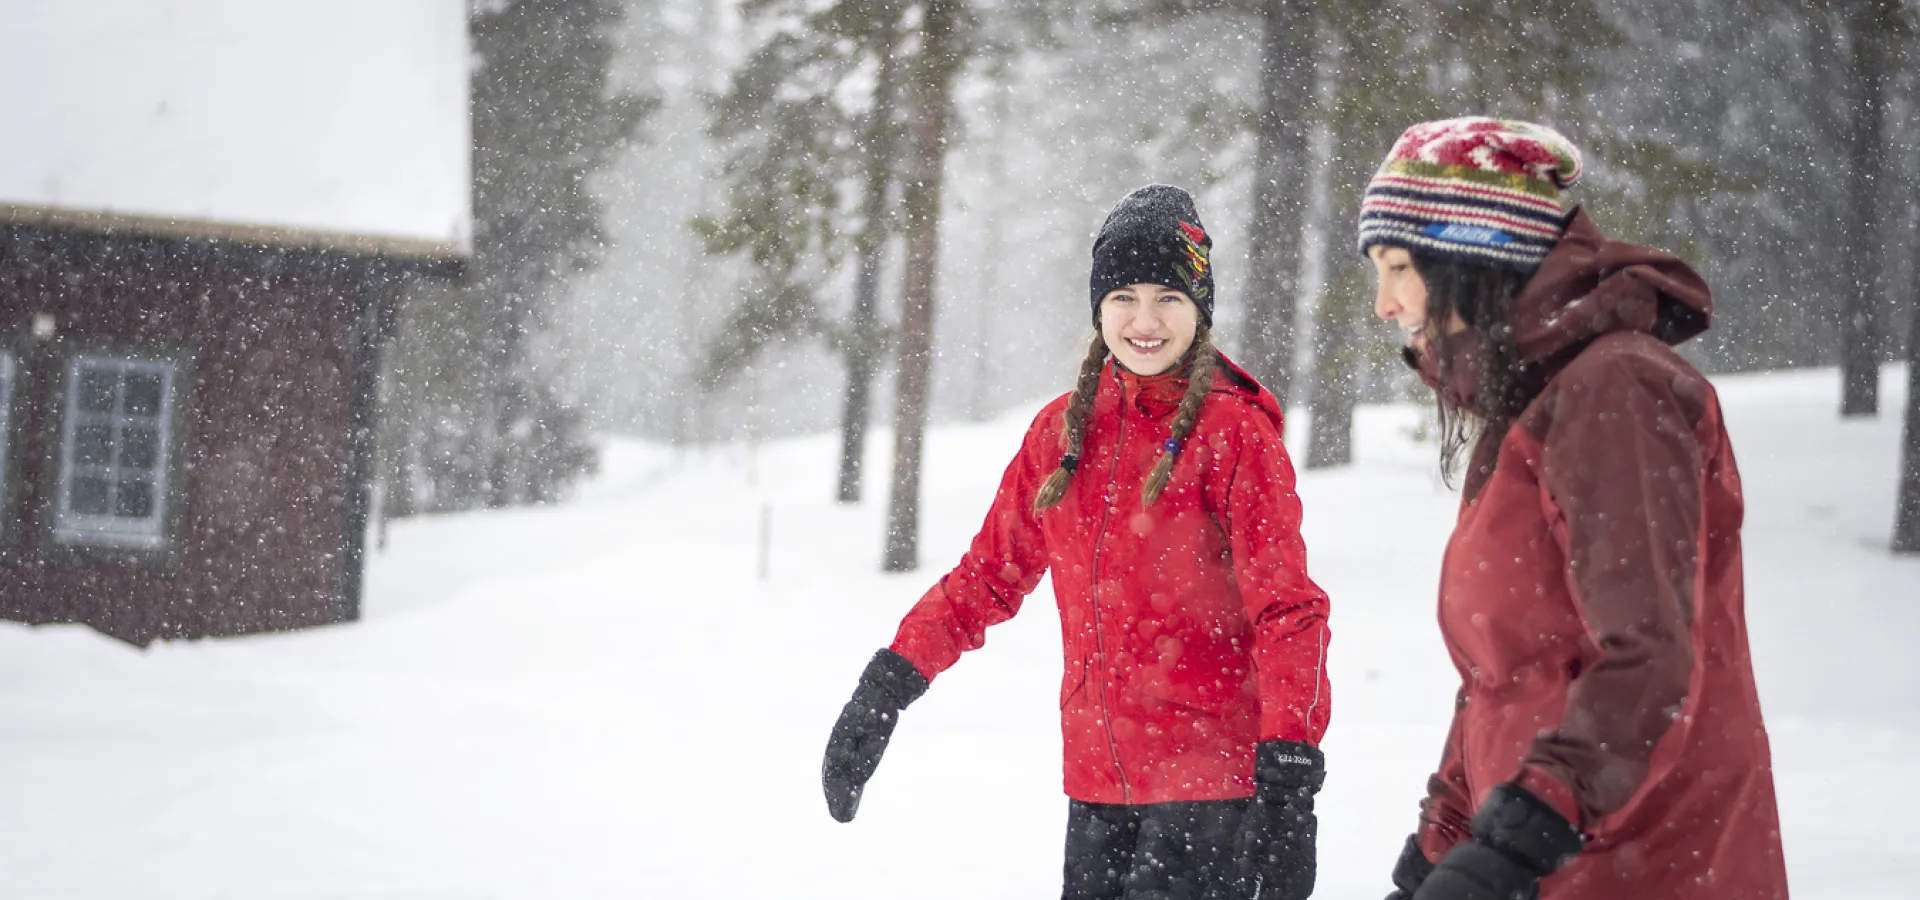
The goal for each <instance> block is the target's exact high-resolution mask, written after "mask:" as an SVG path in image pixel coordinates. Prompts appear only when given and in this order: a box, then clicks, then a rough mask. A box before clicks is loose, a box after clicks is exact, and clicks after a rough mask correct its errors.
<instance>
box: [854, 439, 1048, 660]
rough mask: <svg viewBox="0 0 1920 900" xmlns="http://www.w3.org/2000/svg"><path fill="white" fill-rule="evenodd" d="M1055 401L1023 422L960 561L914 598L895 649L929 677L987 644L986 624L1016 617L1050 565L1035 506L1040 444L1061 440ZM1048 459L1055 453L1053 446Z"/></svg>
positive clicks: (897, 637)
mask: <svg viewBox="0 0 1920 900" xmlns="http://www.w3.org/2000/svg"><path fill="white" fill-rule="evenodd" d="M1060 405H1061V404H1060V403H1059V402H1057V401H1056V402H1055V403H1052V404H1049V405H1048V406H1047V408H1046V409H1044V410H1041V412H1040V415H1039V417H1038V418H1036V419H1034V422H1033V425H1032V426H1031V427H1029V428H1028V429H1027V435H1026V438H1025V440H1024V441H1023V442H1022V444H1021V448H1020V452H1019V453H1018V454H1017V455H1015V456H1014V458H1013V462H1012V463H1010V464H1008V466H1007V471H1006V473H1005V474H1003V475H1002V476H1001V477H1000V488H999V490H997V491H995V492H994V496H993V507H992V508H991V509H989V510H988V511H987V520H986V522H985V523H983V524H982V525H981V526H980V532H979V533H978V534H976V535H974V538H973V545H972V546H971V547H969V548H968V549H967V552H966V555H965V556H962V557H961V558H960V564H959V565H957V566H954V567H953V571H951V572H948V573H947V574H946V576H945V577H943V578H941V579H940V580H939V581H938V582H936V583H935V584H934V585H933V587H932V588H931V589H929V590H928V591H927V592H926V594H924V595H923V596H921V598H920V602H918V603H915V604H914V605H913V609H912V610H910V611H908V612H907V615H906V618H905V619H903V620H901V622H900V630H899V631H898V632H897V633H896V634H895V635H894V639H893V644H892V649H893V651H894V652H895V653H898V654H900V655H901V656H904V657H906V658H907V661H908V662H911V663H913V665H914V667H915V668H917V669H919V670H920V674H922V675H925V676H927V678H928V679H932V678H933V677H934V676H936V675H939V674H940V673H941V672H944V671H946V670H947V669H948V668H949V667H950V666H952V665H953V664H954V663H955V662H956V661H958V660H959V659H960V654H961V653H963V652H965V651H968V650H974V649H978V648H979V647H980V646H982V645H983V644H985V643H986V632H987V628H988V626H991V625H998V624H1000V623H1001V622H1005V621H1006V620H1008V619H1011V618H1013V616H1014V614H1015V613H1018V612H1019V611H1020V603H1021V601H1022V600H1024V599H1026V596H1027V594H1029V593H1031V592H1032V591H1033V588H1034V586H1035V585H1037V584H1039V583H1040V578H1041V576H1043V575H1045V574H1046V572H1047V545H1046V538H1045V536H1044V535H1043V534H1042V532H1041V530H1040V519H1039V516H1038V515H1036V514H1035V513H1034V511H1033V497H1034V494H1035V493H1036V492H1037V491H1038V490H1039V487H1040V482H1041V481H1042V480H1044V478H1045V476H1046V475H1047V474H1051V472H1052V470H1051V468H1049V469H1048V470H1047V471H1046V472H1042V471H1041V470H1040V465H1039V460H1040V458H1041V456H1042V455H1043V454H1042V453H1041V449H1042V445H1045V446H1048V447H1053V446H1057V444H1058V432H1057V429H1055V428H1053V427H1051V426H1052V424H1053V423H1054V422H1057V421H1058V420H1059V415H1060V410H1059V407H1060ZM1053 458H1054V459H1055V460H1057V459H1058V458H1059V454H1058V451H1057V450H1056V451H1054V454H1053Z"/></svg>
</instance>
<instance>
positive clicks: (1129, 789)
mask: <svg viewBox="0 0 1920 900" xmlns="http://www.w3.org/2000/svg"><path fill="white" fill-rule="evenodd" d="M1113 380H1114V384H1115V386H1116V387H1118V388H1119V389H1120V413H1119V415H1120V428H1119V430H1118V431H1117V432H1115V434H1114V441H1113V470H1112V471H1111V472H1109V473H1108V474H1107V490H1106V493H1105V494H1104V495H1103V496H1102V498H1101V499H1102V501H1103V502H1104V503H1105V504H1106V509H1104V510H1102V511H1101V512H1100V530H1099V531H1096V532H1094V535H1093V656H1094V660H1095V662H1096V663H1097V664H1098V665H1099V671H1098V672H1096V673H1095V675H1096V676H1097V677H1098V678H1099V679H1100V727H1101V728H1102V729H1104V730H1105V731H1106V733H1107V751H1108V752H1109V753H1112V754H1113V770H1114V772H1115V773H1117V774H1118V775H1119V776H1120V802H1122V803H1132V802H1133V786H1132V785H1130V784H1128V783H1127V767H1126V766H1125V765H1124V764H1122V763H1121V762H1120V741H1119V739H1117V738H1115V737H1114V735H1113V704H1112V703H1111V702H1110V701H1109V699H1108V697H1107V674H1106V673H1107V635H1106V628H1104V627H1103V626H1102V625H1101V624H1100V551H1101V550H1102V549H1103V548H1105V546H1106V543H1107V528H1108V527H1109V526H1110V525H1112V524H1113V508H1114V505H1115V504H1116V503H1117V502H1118V501H1119V499H1120V462H1121V460H1123V459H1125V458H1126V448H1127V384H1126V382H1125V381H1122V380H1121V378H1120V373H1119V371H1118V370H1115V371H1114V373H1113Z"/></svg>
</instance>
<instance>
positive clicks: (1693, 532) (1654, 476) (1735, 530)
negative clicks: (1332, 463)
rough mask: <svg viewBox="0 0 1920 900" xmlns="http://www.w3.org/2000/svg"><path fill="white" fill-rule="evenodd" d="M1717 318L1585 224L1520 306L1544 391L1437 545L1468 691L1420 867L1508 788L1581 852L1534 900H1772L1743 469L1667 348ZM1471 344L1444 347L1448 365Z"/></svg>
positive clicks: (1655, 263) (1714, 403) (1772, 825)
mask: <svg viewBox="0 0 1920 900" xmlns="http://www.w3.org/2000/svg"><path fill="white" fill-rule="evenodd" d="M1711 309H1712V306H1711V300H1710V299H1709V295H1708V292H1707V288H1706V285H1705V283H1704V282H1702V281H1701V280H1700V277H1699V276H1698V275H1696V274H1694V272H1693V270H1692V269H1690V268H1688V267H1687V265H1686V264H1685V263H1683V262H1681V261H1680V260H1678V259H1676V258H1674V257H1672V256H1669V255H1667V254H1665V253H1661V252H1659V251H1657V250H1652V249H1649V248H1646V247H1640V246H1636V245H1632V244H1625V243H1620V242H1616V241H1610V240H1608V239H1606V238H1605V237H1604V236H1602V235H1601V234H1600V232H1599V230H1598V229H1597V228H1595V227H1594V225H1593V222H1592V221H1591V220H1590V219H1589V218H1588V217H1587V216H1586V214H1585V212H1576V213H1575V215H1574V217H1573V218H1572V219H1571V222H1570V224H1569V225H1568V227H1567V230H1566V232H1565V234H1564V236H1563V237H1562V238H1561V241H1560V243H1559V244H1558V245H1557V246H1556V247H1555V248H1554V250H1553V251H1552V253H1551V254H1549V255H1548V257H1547V259H1546V261H1545V262H1544V263H1543V264H1542V266H1541V268H1540V270H1539V271H1538V272H1537V273H1536V274H1535V275H1534V276H1533V278H1532V279H1531V280H1529V282H1528V283H1527V285H1526V287H1525V288H1524V289H1523V290H1522V292H1521V294H1520V296H1519V297H1518V298H1517V299H1516V300H1515V305H1514V317H1515V326H1516V330H1515V337H1516V339H1517V341H1518V344H1519V350H1520V355H1521V357H1522V359H1523V360H1524V361H1525V362H1526V363H1527V364H1529V365H1530V366H1531V367H1532V370H1533V372H1534V376H1535V377H1536V378H1545V379H1546V380H1545V383H1544V387H1543V388H1542V390H1541V392H1540V394H1539V395H1538V396H1537V397H1536V398H1535V399H1534V400H1533V401H1532V403H1531V404H1530V405H1529V406H1528V407H1527V408H1526V409H1525V411H1523V412H1522V413H1521V414H1520V416H1519V417H1518V418H1517V419H1515V421H1514V423H1513V426H1512V427H1511V428H1510V429H1509V430H1508V431H1507V432H1506V434H1505V435H1504V438H1503V439H1501V440H1498V441H1497V442H1496V441H1494V440H1488V441H1483V442H1482V445H1481V446H1480V447H1478V448H1476V451H1477V452H1476V454H1475V459H1474V461H1473V469H1472V471H1471V472H1470V474H1469V478H1468V484H1467V496H1466V500H1465V501H1464V502H1463V503H1462V505H1461V508H1460V516H1459V521H1458V523H1457V524H1456V525H1455V527H1454V533H1453V538H1452V540H1451V541H1450V543H1449V544H1448V546H1447V553H1446V557H1445V562H1444V564H1443V569H1442V572H1441V578H1440V627H1441V631H1442V632H1443V633H1444V634H1445V637H1446V641H1447V648H1448V650H1449V651H1450V652H1451V654H1452V656H1453V661H1454V665H1455V666H1456V667H1457V668H1458V669H1459V672H1460V678H1461V682H1462V683H1461V687H1460V695H1459V704H1458V707H1457V711H1456V712H1455V716H1454V723H1453V730H1452V734H1451V736H1449V738H1448V740H1447V746H1446V750H1445V753H1444V758H1443V759H1442V761H1441V765H1440V769H1439V771H1438V772H1437V773H1436V774H1435V775H1434V777H1433V779H1432V781H1431V783H1430V786H1429V787H1430V791H1429V793H1430V796H1429V797H1428V799H1427V801H1426V802H1425V803H1424V804H1423V805H1422V806H1423V809H1422V816H1421V819H1422V824H1421V829H1420V835H1419V836H1420V844H1421V848H1422V849H1423V850H1424V851H1425V853H1426V854H1427V856H1428V858H1429V859H1432V860H1438V859H1439V858H1440V857H1441V856H1442V855H1443V854H1444V853H1445V852H1446V851H1447V849H1448V848H1450V847H1451V846H1453V844H1454V843H1456V842H1458V841H1460V840H1463V839H1465V838H1466V837H1467V822H1468V820H1469V819H1470V818H1471V817H1472V815H1473V813H1474V811H1475V810H1476V809H1477V808H1478V806H1479V804H1480V803H1481V802H1482V801H1484V800H1485V799H1486V796H1487V793H1488V792H1489V791H1490V790H1492V789H1493V787H1494V786H1495V785H1497V784H1499V783H1501V782H1503V781H1508V780H1513V779H1517V780H1518V781H1519V782H1520V784H1522V785H1523V786H1525V787H1527V788H1528V789H1530V790H1532V791H1533V792H1534V793H1535V794H1537V795H1539V796H1540V797H1541V798H1542V799H1544V800H1546V801H1547V802H1548V803H1549V804H1551V805H1553V806H1554V807H1556V808H1557V809H1558V810H1559V811H1560V813H1561V814H1562V815H1564V816H1566V817H1567V819H1568V820H1569V821H1571V822H1573V823H1574V824H1575V825H1577V826H1578V827H1579V828H1580V830H1581V831H1582V832H1584V833H1585V834H1586V835H1587V837H1588V842H1587V845H1586V849H1585V850H1584V851H1583V852H1582V853H1581V854H1580V855H1579V856H1578V857H1576V858H1575V859H1574V860H1573V861H1572V862H1571V863H1569V864H1567V866H1566V867H1565V868H1563V869H1561V870H1560V871H1559V872H1557V873H1555V874H1553V875H1551V876H1549V877H1547V878H1546V879H1545V880H1544V881H1543V882H1541V886H1540V897H1541V900H1600V898H1608V900H1613V898H1620V897H1634V898H1647V900H1663V898H1688V900H1775V898H1785V897H1786V895H1787V880H1786V871H1785V864H1784V862H1783V860H1782V857H1781V850H1780V827H1779V815H1778V812H1777V811H1776V809H1775V806H1774V794H1773V776H1772V770H1771V762H1770V760H1769V756H1768V750H1767V733H1766V728H1765V725H1764V724H1763V722H1762V721H1761V717H1760V701H1759V698H1758V696H1757V695H1756V693H1755V690H1754V681H1753V668H1752V664H1751V662H1750V660H1749V658H1748V652H1747V631H1746V617H1745V613H1744V609H1743V600H1742V588H1741V574H1740V573H1741V562H1740V520H1741V515H1742V501H1741V496H1740V474H1739V471H1738V469H1737V468H1736V467H1735V465H1734V459H1733V448H1732V446H1731V445H1730V444H1729V443H1728V440H1727V432H1726V428H1725V426H1724V424H1723V423H1722V421H1721V415H1720V405H1719V401H1718V399H1717V397H1716V396H1715V394H1714V390H1713V386H1712V385H1711V384H1709V383H1708V382H1707V379H1706V378H1705V377H1703V376H1702V375H1701V374H1700V373H1699V372H1698V371H1696V370H1695V369H1694V368H1693V366H1691V365H1689V364H1688V363H1687V362H1686V361H1685V360H1683V359H1681V357H1680V356H1679V355H1678V354H1676V353H1675V352H1673V350H1672V349H1671V348H1670V347H1669V346H1668V344H1674V343H1679V342H1680V341H1684V340H1686V339H1688V338H1690V337H1692V336H1694V335H1695V334H1698V333H1699V332H1701V331H1703V330H1705V328H1706V326H1707V321H1708V317H1709V315H1710V313H1711ZM1471 334H1472V333H1471V332H1463V333H1461V334H1460V335H1455V336H1453V338H1450V339H1448V340H1447V341H1444V342H1443V349H1442V352H1447V353H1452V354H1454V357H1453V358H1454V367H1453V368H1454V371H1456V372H1460V371H1470V366H1469V365H1468V359H1470V353H1471ZM1471 387H1472V386H1471V384H1456V385H1454V386H1452V390H1453V391H1454V392H1455V396H1457V397H1467V396H1472V391H1471ZM1489 463H1491V468H1490V469H1489V468H1488V464H1489Z"/></svg>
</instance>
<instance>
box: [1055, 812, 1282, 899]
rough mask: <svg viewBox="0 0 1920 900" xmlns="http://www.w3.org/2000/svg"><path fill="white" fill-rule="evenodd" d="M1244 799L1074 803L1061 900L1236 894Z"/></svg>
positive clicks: (1195, 897)
mask: <svg viewBox="0 0 1920 900" xmlns="http://www.w3.org/2000/svg"><path fill="white" fill-rule="evenodd" d="M1252 802H1253V800H1252V799H1251V798H1248V799H1245V800H1202V801H1194V802H1189V803H1149V804H1141V805H1138V806H1133V805H1124V806H1123V805H1118V804H1108V803H1082V802H1080V801H1078V800H1069V801H1067V865H1066V886H1065V887H1064V888H1063V889H1062V890H1061V892H1060V896H1061V898H1062V900H1232V898H1235V897H1237V896H1238V894H1237V891H1238V887H1237V886H1236V884H1235V880H1236V879H1235V875H1236V871H1235V870H1236V865H1237V862H1238V861H1237V860H1236V859H1234V855H1233V845H1234V836H1235V833H1236V832H1237V831H1238V830H1239V825H1240V820H1241V818H1242V817H1243V816H1244V815H1245V814H1246V811H1247V807H1248V806H1249V805H1250V804H1252Z"/></svg>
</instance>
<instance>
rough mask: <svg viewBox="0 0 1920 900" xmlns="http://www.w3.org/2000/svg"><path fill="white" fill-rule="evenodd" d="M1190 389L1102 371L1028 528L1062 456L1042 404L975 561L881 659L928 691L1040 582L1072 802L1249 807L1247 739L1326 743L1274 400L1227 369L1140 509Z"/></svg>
mask: <svg viewBox="0 0 1920 900" xmlns="http://www.w3.org/2000/svg"><path fill="white" fill-rule="evenodd" d="M1186 386H1187V380H1186V379H1185V378H1184V377H1182V376H1180V375H1166V376H1159V377H1154V378H1141V377H1139V376H1136V375H1133V374H1132V373H1130V372H1127V371H1126V370H1124V369H1121V368H1119V367H1117V366H1115V365H1113V364H1112V363H1111V362H1109V363H1108V365H1107V368H1106V370H1105V371H1104V373H1103V374H1102V376H1101V381H1100V388H1099V392H1098V394H1097V395H1096V396H1095V399H1094V402H1093V409H1092V413H1091V415H1090V416H1089V417H1088V423H1087V433H1086V440H1085V443H1084V446H1083V448H1082V452H1081V461H1080V465H1079V469H1078V472H1077V474H1076V476H1075V477H1074V479H1073V483H1072V487H1071V488H1070V489H1069V490H1068V492H1067V495H1066V497H1065V499H1064V500H1062V501H1061V502H1060V504H1059V505H1058V506H1055V507H1053V508H1052V509H1049V510H1047V511H1045V512H1039V513H1036V512H1035V511H1034V509H1033V497H1034V493H1035V491H1036V490H1037V489H1038V488H1039V486H1040V483H1041V482H1042V481H1043V480H1044V479H1045V478H1046V477H1047V476H1048V475H1049V474H1051V473H1052V472H1053V470H1054V469H1055V468H1056V467H1057V466H1058V465H1059V462H1060V456H1061V453H1062V452H1063V451H1062V442H1061V430H1062V427H1063V426H1062V422H1061V412H1062V410H1064V409H1065V408H1066V405H1067V398H1066V397H1064V396H1063V397H1061V398H1059V399H1057V400H1055V401H1053V402H1052V403H1049V404H1048V405H1047V407H1046V408H1045V409H1043V410H1041V411H1040V414H1039V415H1038V416H1037V417H1035V419H1034V420H1033V425H1032V426H1031V427H1030V428H1029V429H1028V430H1027V434H1026V438H1025V439H1024V440H1023V441H1022V442H1021V445H1020V452H1019V454H1018V455H1016V456H1015V457H1014V459H1013V462H1012V464H1011V465H1009V466H1008V467H1007V470H1006V474H1005V475H1004V476H1003V477H1002V479H1001V482H1000V489H999V491H998V493H997V494H996V495H995V497H994V502H993V508H992V509H991V510H989V511H988V513H987V519H986V523H985V524H984V525H982V526H981V528H980V533H979V534H978V535H977V536H976V537H975V538H974V540H973V546H972V547H971V548H970V549H969V550H968V551H967V553H966V555H965V556H964V557H963V558H962V559H961V560H960V564H959V565H958V566H955V567H954V569H953V571H952V572H949V573H948V574H947V575H946V577H944V578H942V579H940V581H939V583H938V584H935V585H934V586H933V588H932V589H931V590H929V591H927V593H926V595H925V596H923V597H922V598H921V599H920V602H919V603H917V604H915V606H914V607H913V610H912V611H911V612H909V613H908V614H907V616H906V619H905V620H904V621H903V622H901V623H900V630H899V634H898V636H897V637H896V638H895V639H894V642H893V649H894V650H895V651H896V652H898V653H900V654H901V655H902V656H905V657H906V658H907V659H908V660H910V661H912V662H913V664H914V665H915V666H916V667H918V668H919V670H920V672H921V673H922V674H924V675H926V676H927V677H928V678H933V677H935V676H937V675H938V674H939V673H940V672H942V671H944V670H945V669H946V668H947V667H948V666H951V665H953V663H954V662H955V660H957V659H958V658H959V656H960V654H961V653H962V652H964V651H967V650H972V649H975V648H977V647H979V646H980V645H981V644H982V642H983V640H984V638H985V633H986V629H987V626H989V625H993V624H996V623H998V622H1003V621H1005V620H1007V619H1010V618H1012V617H1013V615H1014V614H1015V613H1016V612H1018V611H1019V610H1020V604H1021V600H1022V598H1024V597H1025V596H1026V595H1027V593H1028V592H1029V591H1031V590H1033V588H1034V586H1035V585H1036V584H1037V583H1038V582H1039V581H1040V578H1041V576H1042V575H1045V574H1046V573H1048V572H1049V571H1051V572H1052V574H1053V588H1054V595H1055V597H1056V598H1057V599H1058V600H1059V604H1060V622H1061V632H1062V636H1063V640H1064V643H1065V646H1064V648H1063V649H1064V651H1065V660H1066V669H1065V675H1064V677H1063V678H1062V680H1061V684H1060V726H1061V732H1062V736H1063V737H1064V743H1065V753H1066V765H1065V769H1066V772H1065V781H1066V792H1067V795H1068V796H1070V797H1072V798H1074V799H1076V800H1081V801H1085V802H1090V803H1160V802H1166V801H1175V800H1218V799H1227V798H1235V797H1247V796H1251V795H1252V794H1253V748H1254V744H1255V743H1256V742H1258V741H1260V740H1264V739H1274V738H1278V739H1285V740H1291V741H1304V742H1306V743H1309V744H1318V743H1319V741H1320V736H1321V734H1322V733H1324V732H1325V731H1326V727H1327V714H1328V701H1329V696H1328V684H1327V675H1326V658H1327V636H1328V632H1327V597H1326V594H1325V593H1323V592H1322V591H1321V590H1320V589H1319V588H1318V587H1316V586H1315V585H1314V583H1313V582H1312V581H1311V580H1309V579H1308V578H1307V567H1306V562H1307V557H1306V548H1305V545H1304V544H1303V543H1302V542H1301V540H1300V500H1299V498H1298V496H1296V495H1295V493H1294V475H1293V465H1292V462H1291V461H1290V460H1289V458H1288V456H1287V451H1286V447H1285V446H1284V445H1283V444H1282V443H1281V441H1280V435H1281V414H1280V408H1279V405H1278V403H1276V402H1275V400H1274V398H1273V395H1272V394H1271V393H1269V392H1268V391H1266V389H1264V388H1261V387H1260V386H1259V385H1258V384H1257V383H1256V382H1254V380H1253V379H1252V378H1250V377H1248V376H1247V375H1246V374H1245V373H1244V372H1242V371H1240V370H1239V369H1238V368H1236V367H1234V366H1233V364H1232V363H1230V362H1226V361H1225V360H1224V359H1223V360H1222V366H1221V371H1219V372H1218V374H1216V376H1215V378H1214V383H1213V390H1212V393H1211V394H1209V395H1208V397H1207V399H1206V402H1205V403H1204V404H1203V405H1202V407H1201V412H1200V416H1199V418H1198V420H1197V421H1196V424H1195V427H1194V431H1193V434H1192V435H1191V436H1190V437H1189V438H1188V439H1187V442H1186V446H1185V447H1184V448H1183V449H1182V450H1181V451H1180V455H1179V458H1178V461H1177V462H1176V464H1175V465H1174V468H1173V477H1172V479H1171V480H1170V481H1169V482H1168V484H1167V488H1166V491H1165V493H1164V494H1162V495H1161V497H1160V499H1159V501H1158V502H1157V503H1155V504H1154V505H1153V506H1150V507H1142V506H1141V503H1140V500H1141V494H1142V493H1143V491H1144V489H1145V485H1146V480H1147V475H1148V473H1149V472H1150V471H1151V469H1152V468H1153V465H1154V463H1155V462H1156V461H1157V460H1158V459H1159V458H1160V454H1161V453H1162V452H1164V447H1163V446H1162V445H1163V444H1164V443H1165V442H1166V441H1167V439H1168V436H1169V426H1170V425H1171V422H1172V419H1173V414H1174V411H1175V409H1176V408H1177V407H1178V405H1179V402H1180V398H1181V395H1182V394H1183V393H1184V392H1185V390H1186Z"/></svg>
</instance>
